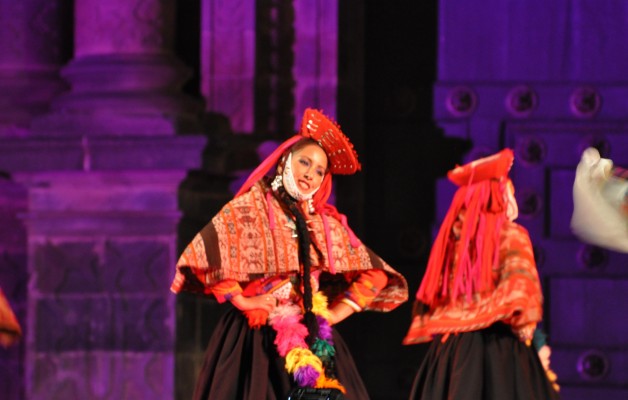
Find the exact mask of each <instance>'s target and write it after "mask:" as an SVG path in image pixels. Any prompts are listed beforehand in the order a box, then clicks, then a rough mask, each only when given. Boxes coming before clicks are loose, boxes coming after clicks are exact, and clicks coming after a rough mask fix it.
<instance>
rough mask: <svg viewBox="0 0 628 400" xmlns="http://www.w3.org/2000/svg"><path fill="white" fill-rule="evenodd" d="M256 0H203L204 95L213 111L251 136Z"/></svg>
mask: <svg viewBox="0 0 628 400" xmlns="http://www.w3.org/2000/svg"><path fill="white" fill-rule="evenodd" d="M255 6H256V1H255V0H202V2H201V10H202V11H201V13H202V15H201V71H202V73H201V93H202V94H203V97H204V98H205V103H206V108H207V110H208V111H210V112H214V113H220V114H223V115H225V116H226V117H228V119H229V121H230V123H231V126H232V127H233V130H234V131H236V132H242V133H252V132H253V128H254V122H255V121H254V111H255V102H254V100H255V98H254V94H255V42H256V38H255V22H256V21H255Z"/></svg>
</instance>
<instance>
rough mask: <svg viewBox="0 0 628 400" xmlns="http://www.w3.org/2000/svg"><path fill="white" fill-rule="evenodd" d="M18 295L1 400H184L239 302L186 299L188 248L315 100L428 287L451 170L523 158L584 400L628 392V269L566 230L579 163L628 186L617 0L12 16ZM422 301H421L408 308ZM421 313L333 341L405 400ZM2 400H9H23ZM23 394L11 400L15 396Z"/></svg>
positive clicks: (555, 312) (0, 31)
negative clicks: (504, 155)
mask: <svg viewBox="0 0 628 400" xmlns="http://www.w3.org/2000/svg"><path fill="white" fill-rule="evenodd" d="M0 11H1V12H0V21H1V22H2V27H1V28H0V44H1V45H2V46H0V82H1V83H2V85H1V87H0V224H1V226H2V229H0V285H1V286H2V288H3V290H4V292H5V293H6V295H7V297H8V298H9V300H10V302H11V305H12V306H13V308H14V310H15V312H16V314H17V316H18V319H19V320H20V322H21V324H22V327H23V328H24V331H25V336H24V338H23V340H22V341H21V342H20V343H19V344H18V345H17V346H14V347H11V348H9V349H1V348H0V397H2V398H3V399H5V398H6V399H8V400H18V399H19V400H22V399H33V400H38V399H74V398H77V399H78V398H81V399H116V400H118V399H144V398H151V399H175V398H176V399H187V398H189V397H190V394H191V391H192V388H193V384H194V381H195V377H196V375H197V373H198V370H199V368H200V363H201V360H202V357H203V352H204V349H205V346H206V344H207V338H208V337H209V335H210V334H211V331H212V329H213V326H214V324H215V322H216V320H217V319H218V317H219V315H220V313H221V312H222V311H223V308H221V307H219V306H218V305H217V304H216V303H215V302H212V301H206V300H203V299H200V298H198V297H196V296H186V295H182V296H179V297H176V296H174V295H173V294H171V293H170V292H169V290H168V288H169V284H170V281H171V279H172V275H173V273H174V262H175V259H176V257H177V255H178V252H179V251H180V249H181V246H182V245H183V244H184V243H187V241H188V240H189V239H190V237H191V235H193V234H194V233H195V232H196V231H197V230H198V229H200V227H202V226H203V225H204V224H205V223H206V222H207V221H208V220H209V219H210V218H211V216H212V215H213V214H214V213H215V212H216V211H217V210H218V209H219V208H220V207H221V205H222V204H224V203H225V202H226V201H227V200H228V199H229V197H230V196H231V191H230V190H231V188H232V186H233V182H234V180H236V179H237V178H239V177H241V175H242V173H243V171H246V170H248V169H250V168H252V167H253V166H254V165H255V163H257V161H258V155H257V150H258V146H259V144H260V143H264V142H266V141H267V140H274V141H278V140H282V139H283V138H286V137H288V136H290V135H291V134H292V133H293V131H294V129H295V128H296V124H298V122H299V118H300V113H301V111H302V110H303V108H305V107H306V106H315V107H319V108H322V109H324V110H325V111H326V112H327V113H329V114H331V115H333V116H336V117H337V119H338V120H339V121H340V123H341V125H342V126H343V129H345V131H346V132H347V134H348V135H349V136H350V137H351V138H352V140H353V142H354V143H355V144H356V148H357V149H358V151H359V153H360V157H361V161H362V163H363V165H364V171H362V172H361V173H360V174H358V175H356V176H355V177H350V179H345V178H341V179H338V180H337V184H338V187H337V189H338V190H337V203H338V205H339V208H340V210H341V211H343V212H345V213H346V214H347V215H348V216H349V222H350V224H351V225H352V227H354V230H355V231H356V232H357V233H358V235H359V236H360V237H361V238H362V239H363V240H364V241H365V243H367V244H368V245H369V246H370V247H372V248H373V249H374V250H375V251H376V252H378V253H379V254H380V255H382V256H383V258H385V259H386V260H387V261H388V262H389V263H391V265H393V266H394V267H395V268H396V269H398V270H399V271H400V272H402V273H403V274H404V275H405V276H406V277H407V278H408V281H409V283H410V287H411V290H416V288H417V286H418V283H419V280H420V277H421V275H422V273H423V268H424V263H425V260H426V257H427V252H428V251H429V245H430V240H431V237H430V235H431V230H432V229H433V228H434V225H435V224H436V223H438V222H439V221H440V217H441V216H442V214H443V213H444V207H446V206H447V205H448V204H449V199H450V195H451V193H452V187H451V186H449V185H448V184H447V183H446V182H444V181H443V180H442V179H439V178H441V177H442V176H443V174H444V172H445V171H446V170H447V169H449V168H451V167H453V165H454V164H455V163H457V162H462V161H465V160H467V159H469V158H472V157H477V156H481V155H484V154H487V153H489V152H492V151H495V150H497V149H499V148H501V147H503V146H510V147H513V148H514V149H515V152H516V157H517V161H516V164H515V167H514V169H513V178H514V180H515V185H516V187H517V198H518V200H519V202H520V211H521V217H520V222H521V223H522V224H524V225H525V226H526V227H527V228H528V229H529V230H530V233H531V235H532V240H533V243H534V244H535V247H536V253H537V258H538V264H539V269H540V272H541V274H542V278H543V286H544V290H545V295H546V322H545V329H546V331H547V332H548V334H549V340H550V344H551V345H552V348H553V357H552V364H553V367H554V369H555V370H556V372H557V373H558V375H559V381H560V383H561V385H562V387H563V393H564V398H565V399H569V400H572V399H575V400H581V399H590V398H597V397H599V398H604V399H611V400H612V399H624V398H628V392H627V391H626V387H627V386H628V378H627V376H628V375H627V372H628V340H627V339H626V338H627V337H628V325H627V323H626V322H625V321H626V319H625V318H623V308H624V307H623V306H624V305H625V304H627V303H628V297H627V295H626V293H628V279H627V278H628V272H626V268H625V266H626V264H627V261H628V258H627V257H626V256H623V255H619V254H617V253H612V252H608V251H605V250H601V249H597V248H592V247H589V246H585V245H583V244H582V243H579V242H578V241H577V240H575V238H574V237H573V236H572V235H571V234H570V232H569V229H568V224H569V217H570V213H571V183H572V180H573V173H574V167H575V165H576V163H577V161H578V157H579V154H580V151H581V150H582V149H584V147H586V146H588V145H595V146H596V147H598V148H600V150H602V152H603V153H604V155H606V156H610V157H611V158H613V159H614V160H615V161H616V162H617V163H618V164H620V165H622V164H623V165H625V166H628V135H627V134H628V130H627V129H626V116H625V114H626V110H627V103H626V100H625V99H626V98H628V96H627V94H628V93H627V92H628V85H627V82H626V79H625V77H624V75H625V71H627V70H628V51H626V50H628V49H627V48H626V41H625V37H626V29H628V28H626V24H625V21H626V18H627V17H628V15H627V14H628V5H624V4H623V2H619V1H613V0H595V1H594V0H588V1H586V0H558V1H526V2H516V1H498V0H482V1H475V2H469V1H463V0H450V1H437V0H430V1H421V2H417V1H416V0H396V1H395V2H383V1H382V2H376V1H371V2H368V1H351V2H338V1H335V0H313V1H292V2H290V1H286V2H278V1H271V0H261V1H260V0H257V1H256V0H192V1H189V0H179V1H176V0H111V1H102V0H73V1H72V0H21V1H14V0H0ZM412 294H413V293H412ZM409 317H410V305H409V304H407V305H404V306H403V307H400V308H399V309H398V310H395V311H394V312H392V313H390V314H387V315H380V314H376V313H371V314H369V313H364V314H362V315H357V316H355V318H352V319H351V320H350V321H347V322H346V323H343V325H342V326H340V327H339V330H341V332H342V334H343V336H344V337H345V339H346V341H347V342H348V343H349V345H350V347H351V350H352V352H353V353H354V356H355V359H356V362H357V363H358V366H359V368H360V372H361V373H362V375H363V376H364V379H365V382H366V384H367V387H368V389H369V391H370V392H371V395H372V398H373V399H386V400H389V399H404V398H405V397H407V394H408V393H409V386H410V384H411V380H412V377H413V375H414V373H415V372H416V369H417V368H418V366H419V364H420V362H421V358H422V354H423V351H424V347H423V346H409V347H404V346H402V345H401V339H402V337H403V334H404V333H405V330H406V329H407V325H408V323H409ZM5 394H6V395H5ZM3 396H4V397H3Z"/></svg>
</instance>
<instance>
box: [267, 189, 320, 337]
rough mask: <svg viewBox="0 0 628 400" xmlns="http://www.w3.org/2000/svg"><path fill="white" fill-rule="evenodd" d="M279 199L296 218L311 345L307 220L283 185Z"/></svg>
mask: <svg viewBox="0 0 628 400" xmlns="http://www.w3.org/2000/svg"><path fill="white" fill-rule="evenodd" d="M277 194H278V197H279V200H280V201H281V202H282V203H283V204H284V205H285V206H286V207H288V210H289V211H290V213H291V214H292V215H293V216H294V218H295V220H296V228H297V240H298V243H299V262H300V264H301V265H302V266H303V269H302V271H301V281H302V284H303V308H304V309H305V313H304V314H303V321H304V322H305V326H306V327H307V330H308V337H307V340H306V342H307V344H308V345H310V346H311V345H312V344H313V343H314V341H315V340H316V338H317V337H318V328H319V327H318V321H317V320H316V315H314V313H313V312H312V295H313V294H312V280H311V276H312V260H311V258H310V247H311V244H312V240H311V238H310V232H309V230H308V228H307V221H306V220H305V217H304V216H303V213H302V212H301V210H300V209H299V206H298V204H297V202H296V200H294V199H293V198H292V197H291V196H290V195H289V194H288V193H287V192H286V190H285V189H284V187H283V186H281V187H279V188H278V189H277Z"/></svg>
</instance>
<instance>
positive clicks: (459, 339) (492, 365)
mask: <svg viewBox="0 0 628 400" xmlns="http://www.w3.org/2000/svg"><path fill="white" fill-rule="evenodd" d="M558 398H559V396H558V393H556V391H555V390H554V389H553V387H552V385H551V383H550V381H549V380H548V378H547V376H546V374H545V370H544V369H543V366H542V364H541V361H540V360H539V357H538V354H537V352H536V349H535V348H534V347H533V346H527V345H526V344H525V343H523V342H521V341H520V340H519V339H517V338H516V337H515V335H514V334H513V333H512V332H511V330H510V328H509V327H508V326H507V325H505V324H502V323H496V324H494V325H492V326H490V327H488V328H486V329H483V330H479V331H473V332H465V333H459V334H452V335H450V336H449V338H448V339H447V340H446V341H445V342H444V343H443V342H441V337H435V338H434V340H433V342H432V344H431V345H430V348H429V349H428V351H427V354H426V355H425V358H424V359H423V363H422V364H421V367H420V368H419V371H418V373H417V375H416V378H415V380H414V384H413V386H412V392H411V394H410V399H411V400H418V399H422V400H441V399H442V400H478V399H482V400H504V399H508V400H536V399H538V400H552V399H558Z"/></svg>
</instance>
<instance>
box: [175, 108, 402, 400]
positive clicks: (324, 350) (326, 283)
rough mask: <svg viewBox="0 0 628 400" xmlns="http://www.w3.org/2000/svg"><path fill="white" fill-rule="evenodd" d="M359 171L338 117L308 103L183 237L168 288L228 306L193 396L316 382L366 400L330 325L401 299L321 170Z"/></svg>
mask: <svg viewBox="0 0 628 400" xmlns="http://www.w3.org/2000/svg"><path fill="white" fill-rule="evenodd" d="M359 169H360V163H359V162H358V158H357V154H356V152H355V151H354V149H353V146H352V145H351V143H350V142H349V139H348V138H347V137H346V136H345V135H344V134H343V133H342V131H341V130H340V127H339V126H338V125H337V124H336V123H335V122H334V121H332V120H330V119H329V118H328V117H326V116H325V115H324V114H322V113H321V112H319V111H317V110H314V109H307V110H306V111H305V114H304V116H303V121H302V124H301V129H300V131H299V133H298V134H296V135H295V136H293V137H291V138H290V139H288V140H286V141H285V142H284V143H282V144H281V145H280V146H279V147H278V148H277V149H276V150H275V151H274V152H273V153H272V154H270V155H269V156H268V158H266V159H265V160H264V161H263V162H262V163H261V165H260V166H259V167H258V168H257V169H255V170H254V171H253V172H252V173H251V175H250V176H249V178H248V179H247V180H246V182H245V183H244V184H243V185H242V187H241V189H240V190H239V192H238V193H237V194H236V196H235V198H234V199H233V200H231V201H230V202H229V203H227V204H226V205H225V206H224V207H223V209H222V210H221V211H220V212H219V213H218V214H217V215H216V216H214V218H213V219H212V220H211V222H209V223H208V224H207V225H206V226H205V227H204V228H203V229H202V230H201V231H200V232H199V233H198V234H197V235H196V237H194V239H193V240H192V242H191V243H190V244H189V245H188V246H187V248H186V249H185V251H184V252H183V254H182V255H181V257H180V259H179V261H178V263H177V272H176V276H175V279H174V282H173V284H172V290H173V291H174V292H175V293H178V292H181V291H183V290H187V291H192V292H197V293H201V294H204V295H207V296H212V297H215V298H216V299H217V300H218V301H219V302H229V303H231V304H232V305H233V306H234V307H232V308H231V310H230V311H228V312H227V313H226V314H225V315H224V316H223V317H222V319H221V320H220V322H219V323H218V326H217V328H216V330H215V331H214V333H213V335H212V338H211V340H210V343H209V346H208V349H207V353H206V357H205V363H204V365H203V368H202V371H201V373H200V376H199V379H198V382H197V386H196V389H195V394H194V398H195V399H218V400H224V399H286V398H287V397H288V395H289V394H290V393H292V394H293V397H292V398H299V397H298V395H299V393H304V392H316V391H319V392H325V393H326V394H325V396H327V397H321V398H330V399H333V398H349V399H356V400H363V399H368V394H367V392H366V389H365V387H364V384H363V382H362V380H361V378H360V376H359V374H358V371H357V368H356V366H355V364H354V362H353V359H352V357H351V355H350V353H349V351H348V349H347V347H346V345H345V344H344V342H343V340H342V338H341V337H340V336H339V335H338V334H337V332H336V331H335V329H334V328H333V325H335V324H337V323H338V322H340V321H342V320H343V319H345V318H346V317H348V316H349V315H351V314H352V313H354V312H357V311H363V310H372V311H384V312H385V311H390V310H392V309H394V308H396V307H397V306H399V305H400V304H401V303H403V302H405V301H406V300H407V284H406V281H405V279H404V278H403V276H402V275H400V274H399V273H398V272H396V271H395V270H393V269H392V268H391V267H390V266H389V265H388V264H387V263H386V262H385V261H384V260H382V259H381V258H380V257H378V256H377V255H376V254H375V253H373V252H372V251H371V250H370V249H369V248H368V247H366V246H365V245H364V244H362V243H361V242H360V240H359V239H358V238H357V237H356V236H355V235H354V234H353V232H352V231H351V229H350V228H349V226H348V225H347V220H346V217H345V216H344V215H342V214H340V213H339V212H338V211H337V210H336V208H335V207H333V206H331V205H330V204H327V199H328V198H329V196H330V193H331V188H332V186H331V185H332V175H335V174H347V175H348V174H353V173H355V172H356V171H358V170H359ZM269 173H270V176H267V175H268V174H269ZM334 396H335V397H334ZM343 396H344V397H343ZM307 398H310V397H307Z"/></svg>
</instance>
